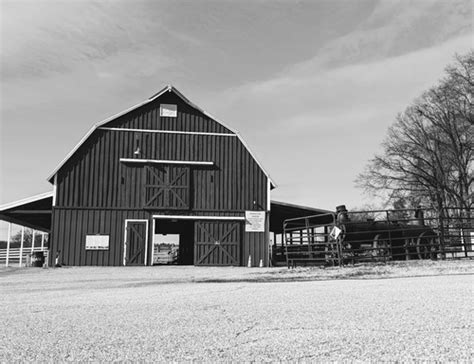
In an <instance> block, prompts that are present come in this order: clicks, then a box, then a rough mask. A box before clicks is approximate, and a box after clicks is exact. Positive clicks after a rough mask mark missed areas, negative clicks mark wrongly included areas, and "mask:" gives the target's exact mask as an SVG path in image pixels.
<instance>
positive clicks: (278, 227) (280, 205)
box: [270, 200, 333, 233]
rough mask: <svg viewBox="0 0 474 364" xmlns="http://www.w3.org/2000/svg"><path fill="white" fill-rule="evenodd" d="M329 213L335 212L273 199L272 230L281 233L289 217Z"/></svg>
mask: <svg viewBox="0 0 474 364" xmlns="http://www.w3.org/2000/svg"><path fill="white" fill-rule="evenodd" d="M329 213H333V211H329V210H324V209H318V208H314V207H308V206H302V205H295V204H290V203H287V202H280V201H273V200H272V201H271V202H270V231H272V232H275V233H281V232H282V231H283V222H284V221H285V220H287V219H294V218H298V217H305V216H314V215H323V214H329Z"/></svg>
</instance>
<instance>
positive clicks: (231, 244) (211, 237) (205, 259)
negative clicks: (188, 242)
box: [194, 221, 241, 265]
mask: <svg viewBox="0 0 474 364" xmlns="http://www.w3.org/2000/svg"><path fill="white" fill-rule="evenodd" d="M194 224H195V226H194V264H195V265H240V236H241V232H240V230H241V225H240V223H239V222H234V221H196V222H195V223H194Z"/></svg>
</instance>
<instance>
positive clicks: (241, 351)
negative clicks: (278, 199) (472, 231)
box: [0, 262, 474, 362]
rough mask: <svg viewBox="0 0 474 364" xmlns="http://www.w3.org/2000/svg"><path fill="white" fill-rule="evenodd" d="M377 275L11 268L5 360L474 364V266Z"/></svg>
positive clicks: (4, 292) (6, 271) (3, 282)
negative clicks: (431, 363)
mask: <svg viewBox="0 0 474 364" xmlns="http://www.w3.org/2000/svg"><path fill="white" fill-rule="evenodd" d="M453 263H454V264H453ZM456 267H457V268H456ZM369 270H370V269H369V268H368V267H367V266H363V267H354V268H349V269H344V270H341V269H332V270H322V269H297V270H287V269H286V268H284V269H279V268H277V269H248V268H197V267H143V268H61V269H40V268H36V269H35V268H29V269H10V268H3V269H0V291H1V295H0V315H1V323H2V329H1V332H0V342H1V343H2V344H1V345H0V361H1V362H11V361H15V360H20V361H31V360H33V361H85V360H93V361H119V360H130V361H138V360H141V361H143V360H145V361H161V362H163V361H191V360H196V361H278V360H280V361H281V360H283V361H303V362H309V361H311V362H327V361H342V360H351V361H354V360H358V361H404V362H406V361H435V360H438V361H443V362H445V361H465V362H472V361H473V360H474V351H473V345H472V342H473V339H474V337H473V304H472V302H473V298H474V296H473V293H474V292H473V287H474V284H473V283H474V276H473V275H472V271H473V263H472V262H443V263H442V262H434V263H426V264H425V263H424V264H421V263H416V262H414V263H411V264H409V265H407V264H405V265H403V264H402V265H400V264H399V265H387V266H384V267H373V269H372V270H371V272H373V271H376V272H379V273H378V274H377V275H376V277H381V278H387V277H399V278H388V279H372V278H374V274H372V273H370V272H369ZM407 271H408V272H410V274H407V273H406V272H407ZM364 272H365V273H364ZM397 272H398V273H397ZM436 272H438V275H434V274H435V273H436ZM440 273H441V275H440ZM216 277H219V278H220V279H221V280H222V281H225V282H215V280H216V279H215V278H216ZM348 277H358V278H361V279H345V278H348ZM291 279H296V280H300V281H294V282H288V280H291ZM314 279H323V280H316V281H314ZM324 279H325V280H324Z"/></svg>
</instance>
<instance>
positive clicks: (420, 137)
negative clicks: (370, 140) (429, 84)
mask: <svg viewBox="0 0 474 364" xmlns="http://www.w3.org/2000/svg"><path fill="white" fill-rule="evenodd" d="M473 90H474V51H470V52H469V53H467V54H466V55H463V56H459V55H457V56H456V57H455V62H454V63H453V64H452V65H450V66H448V67H447V68H446V76H445V77H444V78H443V79H442V80H441V81H440V82H439V84H438V85H436V86H435V87H433V88H431V89H430V90H428V91H427V92H425V93H424V94H423V95H422V96H421V97H420V98H418V99H417V100H415V102H414V103H413V104H412V105H410V106H409V107H408V108H407V109H406V110H405V111H404V112H403V113H401V114H399V115H398V116H397V118H396V120H395V122H394V124H393V125H392V126H391V127H390V128H389V130H388V133H387V137H386V138H385V140H384V142H383V144H382V147H383V153H382V154H381V155H376V156H375V157H374V158H373V159H372V160H370V161H369V163H368V165H367V166H366V169H365V171H364V172H363V173H361V174H360V175H359V176H358V178H357V180H356V184H357V186H359V187H362V188H364V189H365V190H366V191H367V192H369V193H370V194H372V195H378V196H381V197H382V198H384V199H385V201H386V202H387V203H388V204H391V205H393V204H394V203H399V202H400V201H404V204H405V205H411V206H410V207H412V208H414V207H416V206H418V205H419V204H423V205H424V206H427V207H433V208H435V209H436V210H437V211H442V210H443V208H445V207H448V206H459V207H461V208H463V209H465V210H467V211H469V210H470V208H472V206H473V203H474V201H473V200H474V198H473V183H474V177H473V174H474V172H473V158H474V150H473V144H474V130H473V127H474V108H473V98H472V96H473ZM407 207H409V206H407Z"/></svg>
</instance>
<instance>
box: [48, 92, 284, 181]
mask: <svg viewBox="0 0 474 364" xmlns="http://www.w3.org/2000/svg"><path fill="white" fill-rule="evenodd" d="M165 92H174V93H175V94H176V95H178V96H179V97H180V98H181V99H182V100H183V101H184V102H186V103H187V104H188V105H189V106H191V107H193V108H195V109H196V110H198V111H200V112H202V113H203V114H204V115H206V116H207V117H208V118H210V119H213V120H214V121H216V122H218V123H219V124H221V125H222V126H224V127H226V128H227V129H229V130H230V131H231V132H232V133H234V134H235V135H237V137H238V138H239V140H240V142H241V143H242V144H243V145H244V147H245V148H246V149H247V150H248V152H249V153H250V155H251V156H252V158H253V159H254V160H255V162H256V163H257V164H258V166H259V167H260V169H261V170H262V171H263V173H265V175H266V176H267V178H268V179H269V180H270V183H271V185H272V187H273V188H275V187H276V184H275V182H274V181H273V180H272V178H271V177H270V175H269V173H268V172H267V171H266V170H265V168H263V166H262V164H261V163H260V162H259V161H258V159H257V157H256V156H255V154H254V153H253V152H252V151H251V150H250V148H249V146H248V144H247V143H246V142H245V141H244V140H243V138H242V136H241V135H240V133H239V132H238V131H237V130H235V129H232V128H231V127H229V126H227V125H226V124H225V123H223V122H222V121H220V120H218V119H216V118H215V117H213V116H212V115H211V114H209V113H208V112H206V111H205V110H203V109H201V108H200V107H199V106H197V105H195V104H194V103H192V102H191V101H190V100H189V99H188V98H187V97H185V96H184V95H183V94H182V93H181V92H179V91H178V90H177V89H176V88H175V87H174V86H172V85H168V86H166V87H164V88H163V89H162V90H161V91H159V92H157V93H156V94H154V95H153V96H151V97H150V98H148V99H147V100H145V101H143V102H141V103H139V104H137V105H135V106H132V107H130V108H128V109H126V110H124V111H121V112H119V113H118V114H115V115H112V116H110V117H108V118H107V119H105V120H102V121H100V122H98V123H96V124H94V126H92V128H91V129H90V130H89V131H88V132H87V133H86V134H85V135H84V136H83V137H82V139H81V140H80V141H79V143H77V144H76V146H75V147H74V148H73V149H72V150H71V151H70V152H69V153H68V154H67V155H66V157H65V158H64V159H63V160H62V161H61V162H60V163H59V164H58V165H57V167H56V168H55V169H54V170H53V172H52V173H51V175H50V176H49V177H48V181H49V182H51V183H53V179H54V176H55V175H56V173H57V172H58V171H59V169H60V168H61V167H62V166H63V165H64V164H65V163H66V162H67V161H68V160H69V158H71V157H72V156H73V155H74V153H75V152H76V151H77V150H78V149H79V147H80V146H81V145H82V144H83V143H84V142H85V141H86V140H87V138H89V136H90V135H91V134H92V133H93V132H94V131H95V130H96V129H97V128H99V127H100V126H103V125H104V124H106V123H108V122H110V121H112V120H115V119H117V118H118V117H120V116H123V115H125V114H127V113H129V112H131V111H133V110H136V109H138V108H139V107H142V106H144V105H147V104H149V103H150V102H152V101H154V100H156V99H157V98H158V97H160V96H161V95H163V94H164V93H165Z"/></svg>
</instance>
